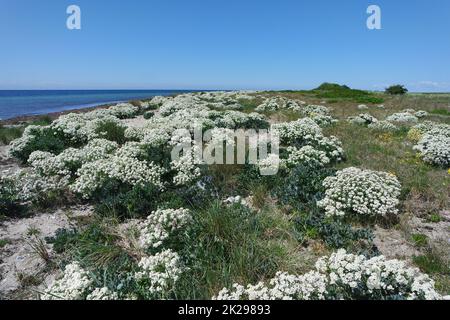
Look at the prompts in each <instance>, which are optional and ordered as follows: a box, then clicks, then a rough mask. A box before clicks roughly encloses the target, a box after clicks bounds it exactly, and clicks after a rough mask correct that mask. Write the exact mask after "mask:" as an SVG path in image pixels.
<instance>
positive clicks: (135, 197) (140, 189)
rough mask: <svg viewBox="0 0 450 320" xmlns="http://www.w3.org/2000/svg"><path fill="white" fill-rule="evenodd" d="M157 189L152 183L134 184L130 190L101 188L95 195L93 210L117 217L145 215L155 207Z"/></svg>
mask: <svg viewBox="0 0 450 320" xmlns="http://www.w3.org/2000/svg"><path fill="white" fill-rule="evenodd" d="M159 193H160V192H159V189H158V188H157V187H155V186H154V185H152V184H148V185H145V186H140V185H137V186H134V187H133V188H132V189H131V190H127V191H118V192H116V191H115V186H113V185H109V186H107V187H106V188H103V190H102V192H101V194H99V195H97V204H96V205H95V206H94V209H95V212H96V213H97V214H99V215H101V216H109V217H118V218H137V217H146V216H148V215H149V214H150V213H151V212H152V211H154V210H156V209H157V205H158V197H159Z"/></svg>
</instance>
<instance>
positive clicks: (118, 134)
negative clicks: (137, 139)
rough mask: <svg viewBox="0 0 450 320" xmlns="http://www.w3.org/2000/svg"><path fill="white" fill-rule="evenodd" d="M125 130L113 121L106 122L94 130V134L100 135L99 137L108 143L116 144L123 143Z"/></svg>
mask: <svg viewBox="0 0 450 320" xmlns="http://www.w3.org/2000/svg"><path fill="white" fill-rule="evenodd" d="M125 129H126V127H123V126H119V125H118V124H117V123H116V122H114V121H106V122H103V123H101V124H99V126H98V127H97V128H96V130H95V133H97V134H101V137H102V138H104V139H107V140H110V141H115V142H117V143H118V144H123V143H125V141H126V139H125Z"/></svg>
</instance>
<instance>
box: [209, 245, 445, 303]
mask: <svg viewBox="0 0 450 320" xmlns="http://www.w3.org/2000/svg"><path fill="white" fill-rule="evenodd" d="M441 298H442V296H441V295H440V294H439V293H437V292H436V290H435V288H434V281H433V280H431V279H430V278H429V277H428V276H427V275H425V274H422V273H421V272H420V271H419V270H418V269H415V268H410V267H407V266H406V264H405V263H404V262H402V261H399V260H388V259H386V258H385V257H384V256H377V257H374V258H371V259H367V258H366V257H364V256H358V255H354V254H350V253H347V252H346V251H345V250H338V251H337V252H335V253H333V254H331V255H330V256H325V257H322V258H320V259H319V260H318V261H317V262H316V270H314V271H310V272H308V273H306V274H304V275H291V274H288V273H286V272H278V273H277V274H276V275H275V277H274V278H273V279H271V280H270V281H269V283H268V284H265V283H264V282H260V283H258V284H257V285H248V286H246V287H244V286H242V285H240V284H234V285H233V286H232V289H231V290H229V289H227V288H224V289H223V290H221V291H220V292H219V293H218V294H217V296H215V297H213V299H217V300H323V299H327V300H342V299H346V300H360V299H369V300H370V299H373V300H436V299H441Z"/></svg>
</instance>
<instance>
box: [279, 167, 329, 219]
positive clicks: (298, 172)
mask: <svg viewBox="0 0 450 320" xmlns="http://www.w3.org/2000/svg"><path fill="white" fill-rule="evenodd" d="M334 173H335V170H334V169H331V168H318V169H315V168H312V167H309V166H304V165H300V166H297V167H296V168H294V169H293V170H292V171H291V172H290V173H289V174H288V175H287V176H286V178H285V179H284V181H283V182H282V183H280V186H279V187H278V188H277V189H276V190H275V195H276V196H277V197H278V199H279V200H280V201H281V203H282V204H285V205H290V206H292V207H294V208H295V209H297V210H299V211H303V210H307V209H309V208H311V207H315V203H316V201H318V200H320V199H322V198H323V193H324V191H325V189H324V187H323V185H322V183H323V180H324V179H325V178H326V177H328V176H331V175H333V174H334Z"/></svg>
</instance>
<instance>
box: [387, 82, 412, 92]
mask: <svg viewBox="0 0 450 320" xmlns="http://www.w3.org/2000/svg"><path fill="white" fill-rule="evenodd" d="M407 92H408V89H406V87H405V86H403V85H400V84H396V85H393V86H390V87H388V88H386V90H385V93H387V94H392V95H404V94H406V93H407Z"/></svg>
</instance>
